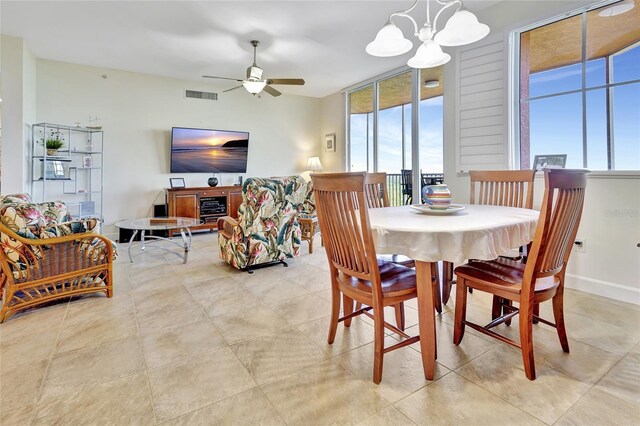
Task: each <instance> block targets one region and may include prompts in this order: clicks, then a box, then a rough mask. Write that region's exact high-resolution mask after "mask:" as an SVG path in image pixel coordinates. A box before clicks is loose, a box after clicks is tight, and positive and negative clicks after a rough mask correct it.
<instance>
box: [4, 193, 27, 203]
mask: <svg viewBox="0 0 640 426" xmlns="http://www.w3.org/2000/svg"><path fill="white" fill-rule="evenodd" d="M30 202H31V196H30V195H29V194H9V195H0V204H7V203H30Z"/></svg>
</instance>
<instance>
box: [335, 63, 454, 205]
mask: <svg viewBox="0 0 640 426" xmlns="http://www.w3.org/2000/svg"><path fill="white" fill-rule="evenodd" d="M415 73H418V74H417V76H419V78H416V77H417V76H416V74H415ZM418 81H419V82H420V83H418ZM442 82H443V67H437V68H429V69H424V70H418V71H412V70H409V71H401V72H398V73H395V74H392V75H391V76H388V77H387V76H384V77H380V78H377V79H374V81H373V83H370V84H367V85H364V86H361V87H358V88H357V89H355V90H352V91H349V92H348V103H349V104H348V108H347V111H348V120H347V122H348V125H349V129H348V143H349V163H348V165H349V170H351V171H369V172H373V171H379V172H386V173H387V179H388V189H389V195H390V201H391V203H392V205H397V204H401V203H402V200H403V197H402V191H403V188H402V187H401V170H411V169H413V154H414V153H415V152H418V159H419V160H418V165H419V169H420V170H421V173H422V175H423V176H426V175H431V174H436V175H441V174H442V171H443V121H444V120H443V102H442V98H443V96H442V90H443V84H442ZM425 83H427V84H425ZM414 84H420V90H419V93H420V99H419V100H418V101H417V102H416V103H415V105H417V107H418V108H419V121H418V125H417V129H416V130H417V133H418V138H417V140H416V142H415V145H417V146H415V147H414V142H413V139H412V133H413V132H412V130H413V121H412V120H413V114H412V108H413V106H414V101H413V99H412V93H413V91H414V88H413V85H414ZM374 100H377V102H374ZM374 129H377V132H376V131H375V130H374ZM417 187H419V185H417ZM404 189H406V188H404Z"/></svg>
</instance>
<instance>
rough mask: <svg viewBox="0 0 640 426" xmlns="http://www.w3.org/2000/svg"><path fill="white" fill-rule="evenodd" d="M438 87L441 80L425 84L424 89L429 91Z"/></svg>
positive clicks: (429, 81)
mask: <svg viewBox="0 0 640 426" xmlns="http://www.w3.org/2000/svg"><path fill="white" fill-rule="evenodd" d="M438 86H440V81H439V80H427V81H425V82H424V87H425V88H427V89H435V88H436V87H438Z"/></svg>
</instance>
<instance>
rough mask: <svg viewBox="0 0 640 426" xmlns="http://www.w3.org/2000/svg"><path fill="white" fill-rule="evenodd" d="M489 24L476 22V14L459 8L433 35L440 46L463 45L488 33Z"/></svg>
mask: <svg viewBox="0 0 640 426" xmlns="http://www.w3.org/2000/svg"><path fill="white" fill-rule="evenodd" d="M489 31H490V30H489V26H488V25H485V24H481V23H480V22H478V18H476V15H474V14H473V13H471V12H469V11H468V10H466V9H459V10H457V11H456V13H454V14H453V16H452V17H451V18H449V20H448V21H447V24H446V25H445V26H444V29H443V30H442V31H440V32H438V33H437V34H436V36H435V42H436V43H438V44H439V45H440V46H463V45H465V44H471V43H475V42H476V41H478V40H482V39H483V38H485V37H486V36H487V34H489Z"/></svg>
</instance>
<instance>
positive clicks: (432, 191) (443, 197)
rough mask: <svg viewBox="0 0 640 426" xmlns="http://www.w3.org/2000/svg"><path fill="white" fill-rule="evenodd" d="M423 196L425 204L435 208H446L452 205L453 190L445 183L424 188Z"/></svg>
mask: <svg viewBox="0 0 640 426" xmlns="http://www.w3.org/2000/svg"><path fill="white" fill-rule="evenodd" d="M422 198H423V199H424V202H425V204H426V205H427V206H429V208H431V209H434V210H445V209H447V208H448V207H449V205H451V192H450V191H449V188H448V187H447V185H446V184H444V183H441V184H438V185H427V186H425V187H424V188H422Z"/></svg>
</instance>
